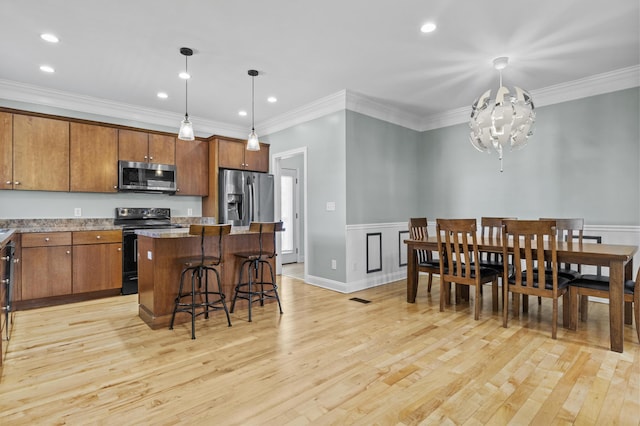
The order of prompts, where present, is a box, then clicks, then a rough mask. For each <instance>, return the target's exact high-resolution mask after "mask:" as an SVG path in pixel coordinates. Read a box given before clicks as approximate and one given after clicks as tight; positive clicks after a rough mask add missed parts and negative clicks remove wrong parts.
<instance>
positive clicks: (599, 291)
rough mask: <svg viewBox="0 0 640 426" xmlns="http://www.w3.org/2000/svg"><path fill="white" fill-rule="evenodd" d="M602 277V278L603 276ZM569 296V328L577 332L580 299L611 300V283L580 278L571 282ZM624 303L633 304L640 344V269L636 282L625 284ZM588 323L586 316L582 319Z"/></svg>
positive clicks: (639, 269) (629, 281)
mask: <svg viewBox="0 0 640 426" xmlns="http://www.w3.org/2000/svg"><path fill="white" fill-rule="evenodd" d="M601 277H602V276H601ZM569 294H570V297H571V317H570V320H569V328H570V329H572V330H576V329H577V328H578V304H579V303H578V299H579V298H580V297H581V296H582V297H587V296H594V297H601V298H603V299H609V282H608V281H606V282H605V281H602V280H591V279H588V278H578V279H577V280H574V281H571V284H570V285H569ZM624 301H625V302H628V303H633V316H634V317H635V321H636V334H637V335H638V342H640V268H638V273H637V274H636V280H635V281H633V280H628V281H626V282H625V283H624ZM582 320H583V321H586V315H585V316H583V318H582Z"/></svg>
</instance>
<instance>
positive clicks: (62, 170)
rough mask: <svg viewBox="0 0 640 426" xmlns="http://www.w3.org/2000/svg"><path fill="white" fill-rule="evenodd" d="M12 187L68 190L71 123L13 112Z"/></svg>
mask: <svg viewBox="0 0 640 426" xmlns="http://www.w3.org/2000/svg"><path fill="white" fill-rule="evenodd" d="M13 189H22V190H38V191H69V122H68V121H63V120H56V119H51V118H44V117H36V116H28V115H20V114H14V116H13Z"/></svg>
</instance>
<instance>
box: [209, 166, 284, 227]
mask: <svg viewBox="0 0 640 426" xmlns="http://www.w3.org/2000/svg"><path fill="white" fill-rule="evenodd" d="M218 194H219V197H220V198H219V200H218V201H219V202H218V206H219V219H218V222H220V223H230V224H232V225H234V226H248V225H249V224H250V223H251V222H273V175H270V174H267V173H258V172H248V171H242V170H230V169H220V176H218Z"/></svg>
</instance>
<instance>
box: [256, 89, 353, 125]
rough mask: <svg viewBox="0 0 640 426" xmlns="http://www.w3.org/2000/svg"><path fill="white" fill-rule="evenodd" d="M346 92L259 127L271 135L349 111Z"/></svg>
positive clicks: (272, 119)
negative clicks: (336, 113) (323, 117)
mask: <svg viewBox="0 0 640 426" xmlns="http://www.w3.org/2000/svg"><path fill="white" fill-rule="evenodd" d="M346 92H347V91H346V90H341V91H339V92H336V93H333V94H331V95H329V96H325V97H323V98H320V99H317V100H315V101H313V102H310V103H308V104H306V105H303V106H301V107H299V108H296V109H293V110H291V111H289V112H286V113H284V114H280V115H278V116H276V117H274V118H271V119H268V120H264V121H261V122H260V123H258V126H257V127H260V129H261V131H260V132H261V133H262V134H265V135H270V134H272V133H275V132H279V131H280V130H284V129H287V128H289V127H292V126H295V125H297V124H302V123H304V122H307V121H310V120H314V119H316V118H320V117H322V116H324V115H327V114H331V113H333V112H336V111H342V110H345V109H347V105H346Z"/></svg>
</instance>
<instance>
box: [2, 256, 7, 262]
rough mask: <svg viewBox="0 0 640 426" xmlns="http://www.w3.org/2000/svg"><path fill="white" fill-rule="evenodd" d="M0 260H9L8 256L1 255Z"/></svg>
mask: <svg viewBox="0 0 640 426" xmlns="http://www.w3.org/2000/svg"><path fill="white" fill-rule="evenodd" d="M0 260H4V261H7V260H9V256H2V257H0Z"/></svg>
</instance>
